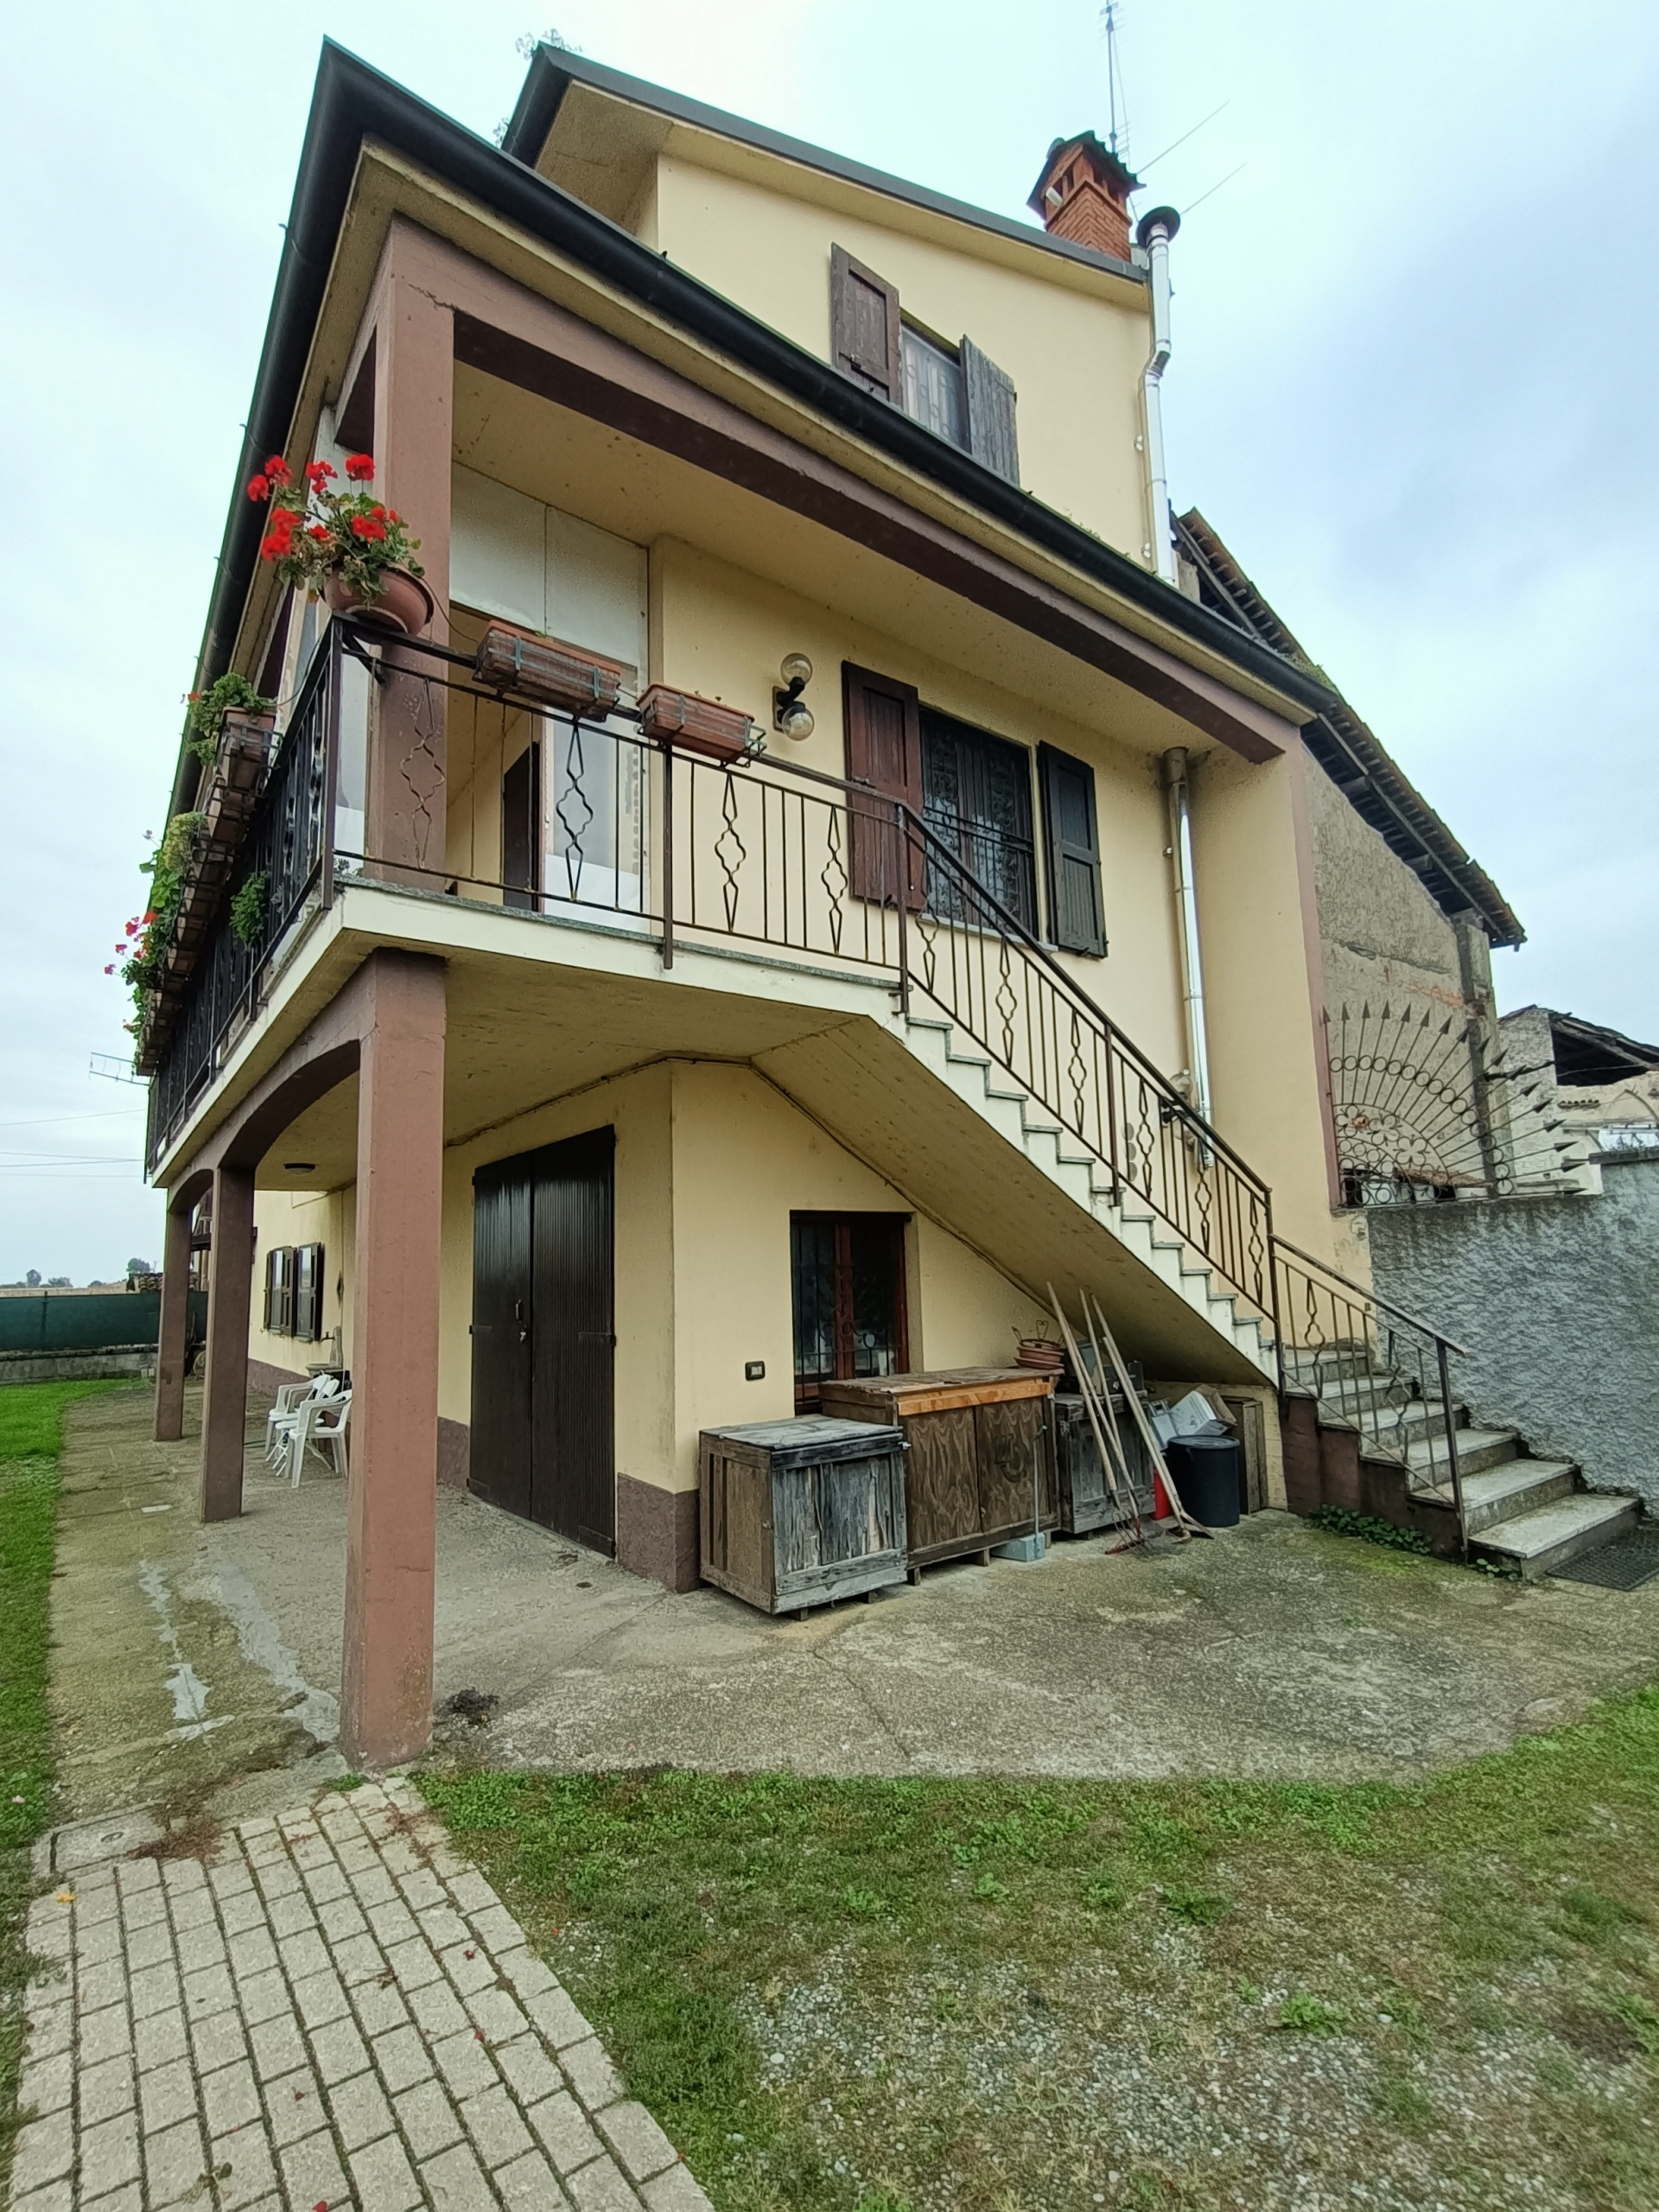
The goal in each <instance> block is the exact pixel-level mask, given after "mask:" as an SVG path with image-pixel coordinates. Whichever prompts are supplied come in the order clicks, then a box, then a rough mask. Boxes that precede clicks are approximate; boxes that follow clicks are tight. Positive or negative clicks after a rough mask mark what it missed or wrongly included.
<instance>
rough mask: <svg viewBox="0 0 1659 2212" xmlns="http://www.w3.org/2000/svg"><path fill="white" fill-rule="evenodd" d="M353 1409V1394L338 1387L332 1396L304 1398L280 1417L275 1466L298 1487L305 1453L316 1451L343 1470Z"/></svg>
mask: <svg viewBox="0 0 1659 2212" xmlns="http://www.w3.org/2000/svg"><path fill="white" fill-rule="evenodd" d="M351 1411H352V1394H351V1392H350V1391H349V1390H337V1391H336V1392H335V1393H334V1395H332V1396H331V1397H327V1398H307V1399H305V1400H304V1401H303V1402H302V1403H301V1404H300V1405H298V1406H296V1408H295V1409H294V1411H293V1412H292V1413H290V1414H283V1417H282V1424H281V1427H280V1429H279V1432H278V1433H279V1435H280V1437H281V1440H282V1449H281V1456H280V1458H279V1459H278V1461H277V1465H278V1467H279V1469H280V1470H281V1471H282V1472H283V1473H285V1474H286V1475H287V1477H288V1479H289V1482H290V1483H291V1484H293V1486H294V1488H295V1489H296V1490H297V1489H298V1488H299V1486H300V1471H301V1470H302V1467H303V1466H304V1465H305V1455H306V1453H307V1452H315V1453H316V1454H317V1456H318V1457H319V1458H320V1459H321V1458H322V1457H323V1456H324V1455H325V1454H326V1455H327V1458H328V1459H330V1460H332V1461H333V1463H334V1472H335V1473H336V1474H337V1475H343V1474H344V1473H345V1472H346V1422H347V1421H348V1420H349V1419H350V1416H351Z"/></svg>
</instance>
